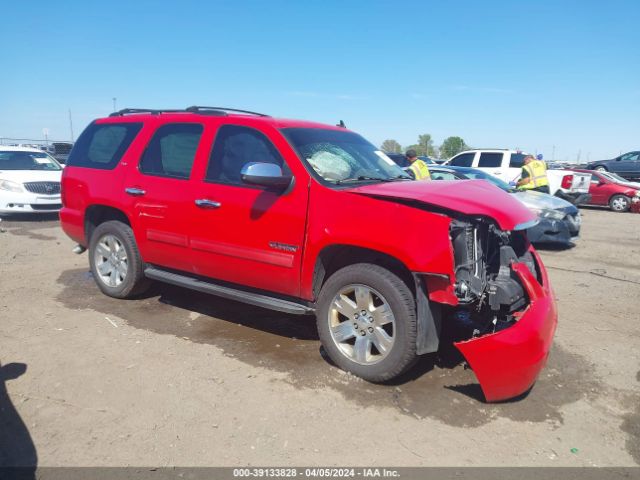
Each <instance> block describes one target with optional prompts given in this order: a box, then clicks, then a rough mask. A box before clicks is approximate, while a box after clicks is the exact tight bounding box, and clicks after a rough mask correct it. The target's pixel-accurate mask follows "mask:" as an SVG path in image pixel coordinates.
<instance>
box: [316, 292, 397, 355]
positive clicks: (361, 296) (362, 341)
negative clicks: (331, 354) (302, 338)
mask: <svg viewBox="0 0 640 480" xmlns="http://www.w3.org/2000/svg"><path fill="white" fill-rule="evenodd" d="M328 321H329V330H330V331H331V338H332V339H333V341H334V342H335V344H336V346H337V347H338V348H339V349H340V351H341V352H342V354H343V355H345V356H346V357H347V358H349V359H350V360H352V361H354V362H356V363H359V364H360V365H373V364H375V363H378V362H380V361H381V360H382V359H384V358H385V357H386V356H387V355H388V354H389V352H391V349H392V348H393V343H394V335H395V321H396V320H395V317H394V315H393V312H392V311H391V307H390V305H389V303H388V302H387V301H386V300H385V298H384V297H383V296H382V295H381V294H380V293H378V292H377V291H376V290H374V289H373V288H371V287H367V286H366V285H359V284H354V285H347V286H345V287H343V288H342V289H341V290H340V291H339V292H338V294H337V295H336V296H335V297H334V298H333V301H332V302H331V306H330V307H329V318H328Z"/></svg>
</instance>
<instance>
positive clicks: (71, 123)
mask: <svg viewBox="0 0 640 480" xmlns="http://www.w3.org/2000/svg"><path fill="white" fill-rule="evenodd" d="M69 130H70V131H71V142H72V143H73V120H71V109H69Z"/></svg>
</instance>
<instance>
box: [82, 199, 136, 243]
mask: <svg viewBox="0 0 640 480" xmlns="http://www.w3.org/2000/svg"><path fill="white" fill-rule="evenodd" d="M110 220H117V221H120V222H122V223H124V224H126V225H128V226H129V227H130V226H131V221H130V220H129V217H128V216H127V215H126V214H125V213H124V212H123V211H122V210H120V209H119V208H116V207H112V206H109V205H102V204H95V205H90V206H88V207H87V208H86V210H85V215H84V232H85V241H86V242H87V245H88V244H89V243H90V242H91V235H92V234H93V232H94V230H95V229H96V228H97V227H98V225H100V224H101V223H104V222H108V221H110Z"/></svg>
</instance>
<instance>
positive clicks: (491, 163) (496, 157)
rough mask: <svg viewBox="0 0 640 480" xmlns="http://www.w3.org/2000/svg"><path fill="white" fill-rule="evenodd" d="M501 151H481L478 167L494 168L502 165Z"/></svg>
mask: <svg viewBox="0 0 640 480" xmlns="http://www.w3.org/2000/svg"><path fill="white" fill-rule="evenodd" d="M502 155H503V154H502V152H482V153H481V154H480V161H479V162H478V167H480V168H482V167H486V168H496V167H501V166H502Z"/></svg>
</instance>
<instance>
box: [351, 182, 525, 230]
mask: <svg viewBox="0 0 640 480" xmlns="http://www.w3.org/2000/svg"><path fill="white" fill-rule="evenodd" d="M346 191H348V192H352V193H357V194H360V195H368V196H371V197H377V198H385V199H390V200H393V199H396V200H399V201H407V200H408V201H416V202H420V203H423V204H425V205H433V206H436V207H440V208H444V209H447V210H454V211H456V212H460V213H463V214H465V215H481V216H486V217H491V218H493V219H494V220H495V221H496V222H497V224H498V225H499V226H500V228H501V229H502V230H516V229H518V228H520V227H519V226H521V225H523V224H526V223H529V222H533V221H536V218H537V217H536V216H535V215H534V214H533V213H531V211H530V210H529V209H528V208H527V207H525V206H524V205H523V204H522V202H520V201H519V200H517V199H516V198H515V197H513V196H512V195H510V194H509V193H507V192H504V191H502V190H500V189H499V188H498V187H496V186H495V185H492V184H491V183H489V182H487V181H486V180H432V181H398V182H389V183H377V184H373V185H363V186H361V187H354V188H350V189H347V190H346ZM517 227H518V228H517Z"/></svg>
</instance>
